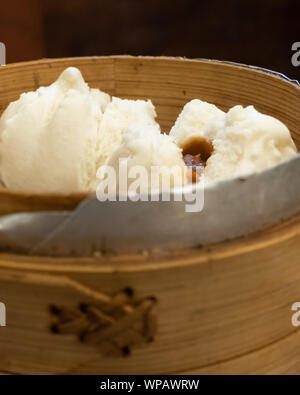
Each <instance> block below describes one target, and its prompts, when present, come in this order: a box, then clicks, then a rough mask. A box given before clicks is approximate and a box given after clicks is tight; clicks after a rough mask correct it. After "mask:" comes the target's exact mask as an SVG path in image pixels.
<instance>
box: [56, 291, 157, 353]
mask: <svg viewBox="0 0 300 395" xmlns="http://www.w3.org/2000/svg"><path fill="white" fill-rule="evenodd" d="M155 304H156V298H155V297H147V298H143V299H137V298H136V297H135V294H134V291H133V290H132V289H131V288H126V289H124V290H123V291H121V292H119V293H118V294H116V295H115V296H114V297H110V296H108V295H105V294H99V293H98V292H97V301H95V302H94V301H93V302H88V303H86V302H83V303H80V305H79V306H78V307H77V308H76V309H70V308H66V307H62V306H57V305H51V306H50V312H51V314H52V315H54V316H55V317H56V322H55V323H53V324H52V325H51V331H52V333H55V334H74V335H76V336H77V338H78V340H79V341H80V342H82V343H86V344H89V345H93V346H95V347H97V348H98V349H99V350H100V351H101V352H102V353H103V354H104V355H107V356H129V355H130V354H131V351H132V348H134V347H137V346H140V345H143V344H145V343H150V342H152V341H153V340H154V336H155V334H156V329H157V325H156V316H155V315H154V313H153V307H154V306H155Z"/></svg>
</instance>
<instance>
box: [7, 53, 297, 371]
mask: <svg viewBox="0 0 300 395" xmlns="http://www.w3.org/2000/svg"><path fill="white" fill-rule="evenodd" d="M68 66H76V67H79V68H80V70H81V71H82V73H83V76H84V78H85V79H86V81H87V82H88V83H89V84H90V86H92V87H98V88H101V89H102V90H104V91H107V92H109V93H110V94H112V95H115V96H119V97H126V98H128V97H129V98H135V99H142V98H151V99H152V100H153V102H154V104H155V106H156V108H157V111H158V118H159V122H160V124H161V126H162V129H163V130H169V129H170V127H171V125H172V124H173V123H174V121H175V119H176V117H177V116H178V114H179V113H180V111H181V109H182V106H183V105H184V104H185V103H186V102H187V101H189V100H191V99H193V98H201V99H203V100H206V101H208V102H212V103H215V104H216V105H217V106H219V107H220V108H222V109H225V110H227V109H228V108H229V107H231V106H233V105H236V104H242V105H249V104H254V105H255V106H256V108H257V109H258V110H260V111H262V112H265V113H268V114H270V115H273V116H275V117H277V118H279V119H280V120H282V121H283V122H284V123H286V125H287V126H288V127H289V129H290V130H291V132H292V134H293V137H294V140H295V142H296V144H297V146H298V148H299V145H300V131H299V130H300V113H299V110H298V109H299V104H300V88H299V86H297V85H296V84H294V83H292V82H291V81H288V80H287V79H284V78H282V77H281V76H278V75H274V74H272V73H269V72H265V71H262V70H259V69H254V68H250V67H245V66H242V65H233V64H228V63H222V62H217V61H206V60H193V61H192V60H186V59H173V58H134V57H129V56H124V57H102V58H101V57H91V58H74V59H60V60H41V61H37V62H29V63H20V64H14V65H9V66H5V67H2V68H0V111H1V112H2V111H3V110H4V109H5V108H6V106H7V104H8V103H9V102H10V101H12V100H15V99H16V98H17V97H18V96H19V94H20V93H22V92H24V91H29V90H34V89H37V88H38V87H39V86H41V85H47V84H50V83H52V82H53V81H54V80H55V79H56V78H57V77H58V75H59V73H60V72H61V71H63V69H64V68H66V67H68ZM295 182H298V180H295ZM84 197H85V196H84V195H72V196H50V195H44V196H40V195H23V194H20V193H14V192H11V191H2V192H1V193H0V213H1V214H8V213H16V212H23V211H27V212H28V211H29V212H30V211H41V210H65V209H73V208H75V207H76V206H77V205H78V204H79V202H81V201H82V200H83V199H84ZM299 255H300V214H299V215H296V216H294V217H293V218H292V219H290V220H288V221H285V222H284V223H281V224H278V225H276V226H273V227H272V228H268V229H265V230H263V231H260V232H257V233H255V234H252V235H250V236H247V237H244V238H240V239H236V240H233V241H230V242H226V243H220V244H218V245H213V246H208V247H204V248H199V249H191V250H182V251H174V252H173V253H168V254H167V253H166V254H163V253H162V252H160V253H153V254H150V255H143V256H142V255H132V256H129V255H127V256H125V255H124V256H93V257H86V258H74V257H72V258H71V257H69V258H50V257H30V256H22V255H17V254H12V253H10V254H9V253H1V254H0V301H1V302H3V303H5V305H6V310H7V326H6V327H0V349H1V359H0V371H2V372H4V373H5V372H6V373H16V374H29V373H46V374H61V373H67V374H83V373H86V374H99V373H101V374H142V373H144V374H147V373H148V374H150V373H151V374H152V373H153V374H155V373H161V374H176V373H186V374H216V373H220V374H250V373H258V374H277V373H281V374H285V373H287V374H288V373H289V374H291V373H295V374H296V373H300V369H299V366H300V345H299V344H300V334H299V332H298V330H297V329H296V328H294V327H293V326H292V324H291V317H292V311H291V306H292V304H293V303H295V302H297V301H298V300H299V298H300V270H299Z"/></svg>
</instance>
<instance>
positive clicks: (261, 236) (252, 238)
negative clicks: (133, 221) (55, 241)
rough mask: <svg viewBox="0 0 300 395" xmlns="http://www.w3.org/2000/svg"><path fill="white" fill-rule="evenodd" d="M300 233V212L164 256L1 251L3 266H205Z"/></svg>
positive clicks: (102, 269)
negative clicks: (42, 254)
mask: <svg viewBox="0 0 300 395" xmlns="http://www.w3.org/2000/svg"><path fill="white" fill-rule="evenodd" d="M299 234H300V214H298V215H297V216H295V217H293V218H292V219H290V220H288V221H284V222H282V223H281V224H277V225H275V226H272V227H270V228H267V229H264V230H262V231H259V232H255V233H253V234H251V235H249V236H245V237H240V238H237V239H234V240H231V241H226V242H223V243H218V244H215V245H211V246H207V247H203V248H194V249H187V250H180V251H173V252H171V251H166V252H165V253H164V254H163V255H162V256H159V254H158V256H155V255H153V256H151V255H150V256H148V257H147V256H145V255H141V254H140V255H139V254H136V255H125V254H124V255H119V256H103V257H97V256H94V257H67V258H65V257H63V258H62V257H58V258H53V257H39V256H30V257H28V256H26V255H18V254H9V253H0V268H4V269H21V270H38V271H40V272H49V271H50V272H61V273H100V274H101V273H102V274H109V273H115V272H116V271H117V272H120V273H121V272H123V273H126V272H128V273H130V272H145V271H153V270H164V269H165V270H166V269H170V268H178V267H179V268H180V267H185V268H187V267H190V266H193V265H205V264H207V262H208V261H212V260H213V261H223V260H224V259H230V258H232V257H235V256H243V255H245V254H248V253H250V252H253V251H259V250H264V249H268V248H270V247H272V246H276V245H278V244H281V243H284V242H287V241H289V240H292V239H294V238H296V237H298V236H299Z"/></svg>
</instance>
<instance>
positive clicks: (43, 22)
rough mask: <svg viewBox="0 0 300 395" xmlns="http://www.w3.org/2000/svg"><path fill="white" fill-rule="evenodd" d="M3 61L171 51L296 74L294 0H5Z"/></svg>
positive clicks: (0, 36) (298, 29)
mask: <svg viewBox="0 0 300 395" xmlns="http://www.w3.org/2000/svg"><path fill="white" fill-rule="evenodd" d="M3 3H4V4H1V13H0V41H2V42H4V43H5V44H6V46H7V62H8V63H9V62H16V61H22V60H31V59H38V58H41V57H66V56H84V55H111V54H132V55H171V56H186V57H190V58H214V59H220V60H230V61H235V62H240V63H247V64H253V65H257V66H262V67H267V68H270V69H273V70H276V71H280V72H283V73H285V74H287V75H288V76H290V77H293V78H300V68H295V67H293V66H292V64H291V56H292V50H291V47H292V44H293V43H294V42H296V41H300V23H299V14H300V1H299V0H251V1H250V0H243V1H241V0H227V1H220V0H218V1H217V0H208V1H201V0H148V1H145V0H72V1H71V0H65V1H58V0H9V1H6V2H3Z"/></svg>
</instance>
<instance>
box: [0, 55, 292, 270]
mask: <svg viewBox="0 0 300 395" xmlns="http://www.w3.org/2000/svg"><path fill="white" fill-rule="evenodd" d="M123 59H140V60H149V61H156V60H162V61H164V60H165V61H168V62H188V63H210V64H214V65H215V66H217V67H218V66H220V67H221V66H222V67H225V68H227V69H228V70H230V69H245V68H248V69H251V72H252V73H256V74H257V75H263V76H266V77H268V78H271V79H273V80H274V79H276V80H278V81H281V82H283V83H284V84H288V85H289V87H292V88H293V89H295V90H296V91H297V92H299V93H300V86H299V85H297V84H295V81H292V80H290V79H288V78H287V77H285V76H284V75H281V74H279V73H275V72H272V71H269V70H265V69H261V68H257V67H253V66H247V65H243V64H237V63H232V62H222V61H218V60H209V59H186V58H182V57H152V56H146V57H134V56H129V55H117V56H101V57H99V56H91V57H74V58H59V59H41V60H37V61H30V62H20V63H13V64H9V65H6V66H4V67H3V70H4V69H6V70H7V69H10V70H12V71H15V70H18V69H24V68H30V67H31V66H39V65H43V66H49V67H51V66H52V64H53V63H55V64H56V65H60V64H62V65H63V66H64V67H67V66H66V65H65V63H66V62H67V63H70V65H71V64H72V63H73V62H74V63H81V64H85V63H91V62H94V61H97V60H109V61H113V63H114V64H115V63H116V62H118V61H119V60H123ZM77 66H78V67H80V64H78V65H77ZM1 71H2V70H1V68H0V77H1ZM93 195H94V194H88V193H74V194H38V193H22V192H14V191H11V190H6V189H3V190H1V191H0V200H1V199H3V198H4V199H9V200H10V199H14V200H16V201H18V200H21V201H22V200H24V199H25V200H33V201H34V200H37V201H42V202H44V203H45V204H47V205H48V204H49V203H50V207H49V210H51V202H52V203H54V202H55V204H54V208H53V210H56V209H57V207H56V202H59V204H60V206H61V208H59V209H74V208H76V207H77V205H78V204H79V203H80V202H81V201H83V200H84V199H85V198H87V197H88V196H93ZM33 211H34V210H33ZM16 212H19V211H18V210H17V211H16ZM299 222H300V214H299V215H297V216H296V217H294V218H293V219H291V220H289V221H285V222H284V223H282V224H278V225H276V226H273V227H272V228H269V229H267V230H263V231H259V232H257V233H255V234H253V235H250V236H247V237H243V238H239V239H235V240H233V241H230V242H224V243H219V244H217V245H214V246H209V247H205V248H202V249H192V250H184V251H173V252H170V253H168V252H166V254H165V255H164V256H163V257H156V256H155V255H153V256H151V255H150V257H145V256H143V255H134V256H127V255H124V256H115V257H114V256H104V257H86V258H84V257H80V258H79V257H78V258H77V257H76V258H75V257H69V258H51V257H49V258H48V257H27V256H22V255H15V254H4V253H3V254H0V257H1V258H0V267H3V268H11V269H12V268H19V269H24V270H25V269H29V270H37V269H38V270H41V271H49V270H51V271H57V272H78V273H82V272H95V273H111V272H113V271H115V270H116V267H118V270H120V271H123V272H132V271H145V270H157V269H163V268H165V269H166V268H170V267H181V266H190V265H193V264H201V263H204V262H207V260H208V259H212V258H213V259H215V260H218V259H224V258H226V257H228V258H229V257H231V256H235V255H242V254H246V253H248V252H250V251H253V250H258V249H263V248H265V247H268V246H271V245H275V244H277V243H281V242H284V241H286V240H289V239H291V238H293V237H295V236H296V235H298V234H299V232H300V226H299Z"/></svg>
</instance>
